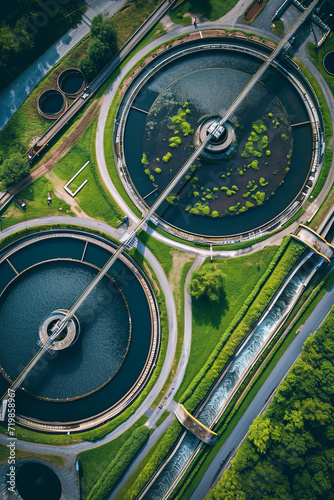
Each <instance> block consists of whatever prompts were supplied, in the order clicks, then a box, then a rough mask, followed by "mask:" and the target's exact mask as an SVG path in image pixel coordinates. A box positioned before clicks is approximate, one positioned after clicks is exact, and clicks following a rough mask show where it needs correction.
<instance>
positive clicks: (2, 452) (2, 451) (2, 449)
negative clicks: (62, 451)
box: [0, 444, 66, 468]
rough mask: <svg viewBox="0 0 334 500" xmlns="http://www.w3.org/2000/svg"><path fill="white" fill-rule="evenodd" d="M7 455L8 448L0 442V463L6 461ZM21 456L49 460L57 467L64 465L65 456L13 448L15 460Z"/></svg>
mask: <svg viewBox="0 0 334 500" xmlns="http://www.w3.org/2000/svg"><path fill="white" fill-rule="evenodd" d="M8 457H9V448H7V446H5V445H4V444H0V465H2V464H4V463H6V462H7V460H8ZM21 458H29V460H38V461H40V460H46V461H47V462H50V463H51V464H52V465H54V466H55V467H57V468H61V467H65V465H66V458H65V457H63V456H62V455H51V454H47V453H34V452H31V451H22V450H18V449H16V450H15V460H16V461H17V460H20V459H21Z"/></svg>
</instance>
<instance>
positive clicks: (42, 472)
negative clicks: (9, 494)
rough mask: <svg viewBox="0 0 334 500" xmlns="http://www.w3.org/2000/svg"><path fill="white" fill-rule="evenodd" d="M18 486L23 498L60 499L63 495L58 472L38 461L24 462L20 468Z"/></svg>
mask: <svg viewBox="0 0 334 500" xmlns="http://www.w3.org/2000/svg"><path fill="white" fill-rule="evenodd" d="M16 487H17V490H18V492H19V494H20V495H21V497H22V499H23V500H45V499H46V498H47V499H48V500H59V499H60V497H61V483H60V480H59V478H58V476H57V474H55V472H53V470H51V469H50V468H49V467H47V466H46V465H44V464H41V463H38V462H28V463H24V464H22V465H21V466H20V467H19V468H18V471H17V475H16Z"/></svg>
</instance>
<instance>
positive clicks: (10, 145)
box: [0, 37, 88, 159]
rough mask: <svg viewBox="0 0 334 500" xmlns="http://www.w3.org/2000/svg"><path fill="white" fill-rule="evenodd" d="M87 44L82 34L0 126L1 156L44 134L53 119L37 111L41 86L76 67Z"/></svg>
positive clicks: (52, 85)
mask: <svg viewBox="0 0 334 500" xmlns="http://www.w3.org/2000/svg"><path fill="white" fill-rule="evenodd" d="M87 44H88V37H85V38H83V39H82V40H81V41H80V42H79V43H78V44H77V45H76V46H75V47H74V48H73V49H71V50H70V51H69V52H68V54H67V55H66V56H64V57H63V58H62V59H61V61H59V62H58V63H57V64H56V65H55V66H54V67H53V68H52V70H50V71H48V73H47V74H46V75H45V76H44V77H43V78H42V80H41V81H40V82H39V83H38V84H37V85H36V87H35V88H34V89H33V90H32V91H31V92H30V94H29V96H28V97H27V99H26V100H25V101H24V102H23V104H21V106H20V107H19V108H18V110H17V111H16V112H15V113H14V115H13V116H12V117H11V119H10V120H9V122H8V123H7V124H6V125H5V126H4V128H3V129H2V130H1V132H0V151H2V152H3V159H5V158H7V157H9V156H10V155H11V154H12V153H15V152H17V151H19V152H21V153H22V154H23V153H25V151H27V149H28V148H29V145H30V144H31V142H32V139H33V138H35V137H39V136H41V135H43V134H44V132H46V130H47V129H48V128H49V127H50V126H51V124H52V123H53V120H46V119H45V118H42V116H41V115H40V114H39V113H38V111H37V106H36V100H37V98H38V96H39V95H40V94H41V93H42V92H44V90H47V89H50V88H57V78H58V76H59V75H60V73H61V72H62V71H64V70H65V69H67V68H77V67H78V61H79V59H80V57H81V56H82V55H83V54H85V52H86V50H87ZM69 102H71V100H69Z"/></svg>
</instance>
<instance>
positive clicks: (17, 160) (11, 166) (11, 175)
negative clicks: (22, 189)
mask: <svg viewBox="0 0 334 500" xmlns="http://www.w3.org/2000/svg"><path fill="white" fill-rule="evenodd" d="M0 160H1V158H0ZM29 170H30V167H29V163H28V162H27V159H26V158H25V157H24V156H22V155H21V153H13V154H12V155H11V156H10V157H9V158H7V159H6V160H4V161H3V163H2V165H0V182H1V184H2V185H3V187H4V188H7V187H9V186H11V185H13V184H16V183H17V182H19V180H21V179H22V177H24V176H26V175H27V174H28V173H29Z"/></svg>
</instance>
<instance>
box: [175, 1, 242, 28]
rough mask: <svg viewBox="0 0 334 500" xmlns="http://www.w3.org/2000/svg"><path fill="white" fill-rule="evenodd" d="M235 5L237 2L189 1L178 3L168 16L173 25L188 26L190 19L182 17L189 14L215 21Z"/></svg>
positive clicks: (189, 17)
mask: <svg viewBox="0 0 334 500" xmlns="http://www.w3.org/2000/svg"><path fill="white" fill-rule="evenodd" d="M237 3H238V0H190V1H186V2H178V4H177V5H176V7H175V8H173V9H171V10H170V11H169V13H168V14H169V16H170V18H171V20H172V21H173V22H174V23H176V24H182V25H183V26H189V25H190V24H191V23H192V18H191V16H186V17H183V16H184V14H187V13H190V14H194V15H198V16H203V17H205V18H206V19H208V21H216V20H217V19H219V18H221V17H223V16H225V14H227V13H228V12H229V11H230V10H231V9H233V7H234V6H235V5H236V4H237ZM197 21H199V19H197Z"/></svg>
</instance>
